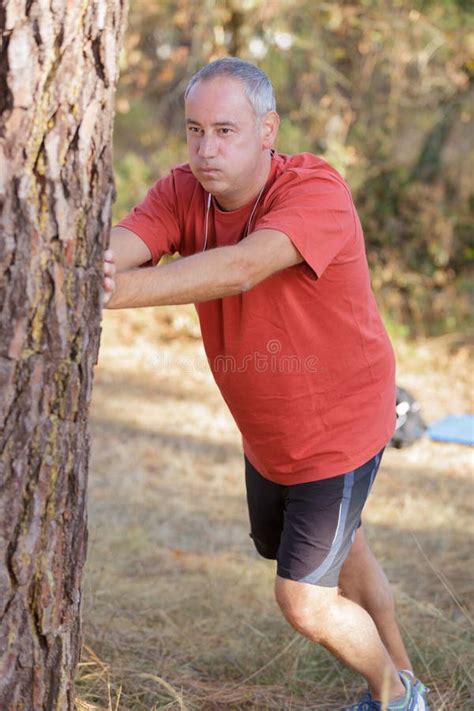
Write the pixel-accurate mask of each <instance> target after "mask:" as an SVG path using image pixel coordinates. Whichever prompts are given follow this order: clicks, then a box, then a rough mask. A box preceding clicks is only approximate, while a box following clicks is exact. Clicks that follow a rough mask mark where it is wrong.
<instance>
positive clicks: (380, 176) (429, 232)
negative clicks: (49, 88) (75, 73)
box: [115, 0, 474, 335]
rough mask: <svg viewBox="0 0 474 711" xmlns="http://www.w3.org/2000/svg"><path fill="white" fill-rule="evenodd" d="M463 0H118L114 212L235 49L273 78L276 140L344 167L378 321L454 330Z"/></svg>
mask: <svg viewBox="0 0 474 711" xmlns="http://www.w3.org/2000/svg"><path fill="white" fill-rule="evenodd" d="M470 5H471V6H472V3H471V4H469V3H468V2H465V0H446V1H445V2H442V3H441V2H433V1H431V0H416V2H411V1H410V2H408V0H387V1H386V2H380V0H363V2H362V1H360V2H357V1H351V2H340V0H330V1H329V2H324V3H319V2H314V1H312V0H279V2H263V1H262V0H219V2H214V1H213V0H212V1H211V0H162V1H160V2H150V1H149V0H133V2H132V3H131V8H130V28H129V32H128V33H127V37H126V45H125V52H124V54H123V57H122V71H121V80H120V85H119V89H118V99H117V109H118V114H117V121H116V131H115V140H116V143H115V147H116V151H115V156H116V173H117V183H118V198H119V199H118V202H117V205H116V207H115V210H116V216H117V217H119V216H121V215H122V214H123V213H124V211H125V210H127V209H128V208H130V207H131V205H132V204H133V203H135V202H137V201H138V200H140V199H141V198H142V196H143V195H144V192H145V190H146V186H147V185H149V183H150V182H152V181H153V180H154V179H156V178H157V177H159V176H160V175H163V174H164V173H166V172H167V171H168V169H169V167H170V166H171V165H172V164H173V163H176V162H180V161H185V160H186V151H185V146H184V141H183V133H184V132H183V129H182V125H183V122H182V120H180V119H182V106H183V102H182V94H183V91H184V87H185V85H186V82H187V80H188V79H189V77H190V76H191V74H192V73H193V71H195V70H196V69H197V68H199V67H200V66H202V64H205V63H206V62H208V61H210V60H212V59H215V58H217V57H220V56H223V55H226V54H238V55H239V56H241V57H242V58H244V59H249V60H250V61H253V62H256V63H257V64H259V65H260V66H261V67H262V68H263V69H264V70H265V71H267V72H268V73H269V75H270V76H271V78H272V80H273V83H274V85H275V89H276V95H277V103H278V108H279V112H280V114H281V116H282V124H281V129H280V135H279V139H278V149H279V150H280V151H282V152H287V153H297V152H298V151H313V152H315V153H318V154H319V155H322V156H323V157H325V158H326V159H327V160H329V161H330V162H331V163H332V164H334V165H335V166H336V167H337V168H338V169H339V170H340V171H341V172H342V173H343V175H344V176H345V177H346V178H347V179H348V181H349V183H350V186H351V188H352V190H353V192H354V193H355V197H356V203H357V206H358V209H359V212H360V215H361V218H362V221H363V224H364V229H365V235H366V239H367V243H368V247H369V259H370V263H371V268H372V276H373V284H374V287H375V290H376V294H377V298H378V300H379V304H380V306H381V307H382V308H383V310H384V312H385V313H384V315H385V318H386V320H387V321H388V323H389V325H391V326H393V327H394V328H395V329H396V330H401V331H402V333H406V332H409V333H411V334H413V335H424V334H433V333H435V334H436V333H440V332H442V331H445V330H451V329H461V328H462V327H464V326H466V319H467V317H468V315H469V313H470V311H471V304H470V300H469V295H470V288H469V285H470V283H472V282H471V277H472V265H473V255H474V253H473V250H472V246H470V233H471V231H472V207H473V205H474V191H473V181H472V169H471V164H472V161H473V159H474V148H473V139H472V130H471V127H470V122H471V121H472V115H473V113H472V106H473V75H474V63H473V61H472V56H473V55H472V49H473V37H474V34H473V31H472V30H473V25H474V15H473V12H472V8H470Z"/></svg>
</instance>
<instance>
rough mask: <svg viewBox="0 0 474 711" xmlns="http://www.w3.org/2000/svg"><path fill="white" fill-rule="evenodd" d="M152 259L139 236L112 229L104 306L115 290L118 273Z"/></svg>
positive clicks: (105, 261) (124, 230)
mask: <svg viewBox="0 0 474 711" xmlns="http://www.w3.org/2000/svg"><path fill="white" fill-rule="evenodd" d="M150 259H151V252H150V250H149V249H148V247H147V246H146V244H145V242H144V241H143V240H142V239H140V237H139V236H138V235H136V234H135V233H134V232H132V231H131V230H127V229H126V228H125V227H120V226H118V225H117V226H116V227H112V229H111V230H110V244H109V248H108V249H107V250H105V252H104V281H103V287H104V306H106V305H107V304H108V302H109V301H110V299H111V296H112V293H113V291H114V289H115V274H116V272H124V271H126V270H127V269H133V268H135V267H139V266H141V265H142V264H146V262H148V261H150Z"/></svg>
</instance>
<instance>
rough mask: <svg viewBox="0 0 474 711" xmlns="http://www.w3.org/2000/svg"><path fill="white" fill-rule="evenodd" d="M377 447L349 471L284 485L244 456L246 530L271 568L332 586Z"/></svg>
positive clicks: (352, 531) (378, 456) (357, 515)
mask: <svg viewBox="0 0 474 711" xmlns="http://www.w3.org/2000/svg"><path fill="white" fill-rule="evenodd" d="M382 454H383V449H382V450H381V451H380V452H379V453H378V454H376V455H375V456H374V457H372V459H370V460H369V461H368V462H366V463H365V464H363V465H362V466H360V467H358V468H357V469H354V470H353V471H350V472H346V473H345V474H341V475H339V476H334V477H330V478H329V479H320V480H318V481H311V482H307V483H304V484H293V485H292V486H284V485H282V484H276V483H275V482H272V481H269V480H268V479H265V478H264V477H263V476H262V475H261V474H259V472H258V471H257V470H256V469H255V468H254V467H253V466H252V464H251V463H250V462H249V461H248V459H247V458H245V481H246V486H247V503H248V508H249V516H250V531H251V532H250V536H251V538H252V539H253V541H254V544H255V547H256V549H257V551H258V552H259V553H260V555H262V556H263V557H264V558H271V559H274V560H276V561H277V574H278V575H279V576H280V577H282V578H288V579H289V580H297V581H299V582H301V583H310V584H312V585H322V586H323V587H336V586H337V584H338V580H339V573H340V570H341V567H342V564H343V563H344V560H345V559H346V557H347V555H348V553H349V551H350V548H351V545H352V542H353V540H354V535H355V531H356V529H357V528H358V527H359V526H360V522H361V520H360V516H361V512H362V509H363V507H364V504H365V502H366V500H367V497H368V495H369V492H370V489H371V486H372V484H373V481H374V479H375V475H376V474H377V471H378V468H379V465H380V461H381V459H382Z"/></svg>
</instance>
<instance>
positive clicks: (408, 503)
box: [77, 307, 474, 711]
mask: <svg viewBox="0 0 474 711" xmlns="http://www.w3.org/2000/svg"><path fill="white" fill-rule="evenodd" d="M395 347H396V351H397V358H398V376H397V382H398V383H399V384H400V385H402V386H403V387H406V388H408V389H409V390H410V391H411V392H413V393H414V394H415V395H416V396H417V398H418V399H419V401H420V403H421V407H422V414H423V416H424V418H425V419H426V420H427V421H428V422H432V421H433V420H435V419H437V418H439V417H442V416H444V415H447V414H451V413H462V412H469V411H472V409H473V408H472V386H471V382H470V380H471V379H470V368H469V354H468V350H467V347H466V346H465V345H463V343H462V339H459V338H457V337H456V336H447V337H444V338H441V339H437V340H432V341H424V342H421V343H420V342H418V343H406V342H404V341H400V342H398V341H397V340H396V339H395ZM91 435H92V457H91V467H90V481H89V552H88V561H87V565H86V570H85V576H84V596H83V601H84V604H83V619H84V647H83V655H82V663H81V666H80V671H79V676H78V681H77V697H78V706H77V708H78V711H86V710H88V709H90V710H92V709H97V710H99V709H101V710H102V709H107V710H108V711H111V710H112V709H113V710H114V711H119V710H120V711H135V710H136V711H138V710H139V709H140V710H146V711H154V710H157V709H168V708H169V709H187V710H189V711H191V710H194V709H282V710H290V709H291V710H295V711H296V710H298V711H302V710H303V709H305V710H306V709H307V710H309V709H322V710H327V711H329V710H331V711H334V710H335V709H338V708H340V707H341V706H342V705H344V704H345V703H348V702H349V701H351V700H353V699H355V698H357V695H358V694H359V692H360V690H361V689H362V687H363V683H362V681H361V680H360V679H359V678H357V676H356V675H354V674H352V673H351V672H350V671H348V670H345V669H343V668H342V667H341V666H340V665H339V664H338V663H337V662H336V661H334V660H333V658H332V657H331V656H330V655H329V654H327V653H326V652H325V651H324V650H322V649H319V648H317V647H316V646H315V645H312V644H311V643H310V642H309V641H307V640H305V639H303V638H301V637H300V636H298V635H297V634H296V633H295V632H294V631H292V629H291V628H290V627H289V626H288V625H287V623H286V622H285V621H284V620H283V618H282V617H281V615H280V613H279V611H278V609H277V606H276V603H275V601H274V598H273V578H274V564H273V562H272V561H267V560H263V559H261V558H259V557H258V556H257V554H256V552H255V551H254V548H253V545H252V542H251V540H250V538H249V536H248V519H247V511H246V505H245V493H244V482H243V461H242V454H241V449H240V437H239V433H238V431H237V429H236V427H235V425H234V424H233V421H232V420H231V418H230V415H229V414H228V411H227V409H226V406H225V403H224V402H223V400H222V398H221V396H220V394H219V392H218V391H217V389H216V387H215V385H214V382H213V380H212V376H211V375H210V373H209V371H208V368H207V364H206V361H205V357H204V353H203V350H202V345H201V342H200V339H199V334H198V327H197V321H196V318H195V316H194V312H193V309H192V307H179V308H174V309H171V308H163V309H143V310H136V311H128V312H106V313H105V317H104V322H103V333H102V344H101V351H100V358H99V364H98V366H97V369H96V373H95V387H94V395H93V403H92V411H91ZM472 457H473V450H472V449H471V448H469V447H465V446H462V445H455V444H440V443H434V442H432V441H430V440H429V439H428V438H426V437H425V438H423V439H422V440H420V441H419V442H417V443H416V444H415V445H413V446H412V447H410V448H407V449H404V450H394V449H389V450H387V452H386V454H385V456H384V460H383V463H382V467H381V470H380V473H379V475H378V477H377V481H376V484H375V487H374V490H373V494H372V495H371V498H370V500H369V502H368V504H367V508H366V512H365V526H366V530H367V534H368V537H369V539H370V541H371V544H372V546H373V549H374V551H375V552H376V554H377V556H378V557H379V558H380V560H381V562H382V563H383V565H384V568H385V570H386V572H387V574H388V575H389V578H390V579H391V581H392V583H393V585H394V588H395V593H396V598H397V603H398V610H399V619H400V623H401V626H402V629H403V633H404V635H405V638H406V641H407V645H408V647H409V651H410V654H411V655H412V657H413V661H414V663H415V666H416V670H417V672H418V674H419V676H420V677H421V678H422V679H423V680H424V681H425V682H426V683H427V684H428V685H429V686H430V687H431V688H432V691H431V694H430V699H431V702H432V709H433V711H468V709H471V708H474V700H473V698H472V697H470V696H469V684H470V674H471V670H472V668H473V660H472V657H471V661H470V660H469V657H468V654H469V650H472V646H470V645H469V636H470V635H471V636H472V629H473V623H472V618H471V617H470V613H469V594H470V593H472V577H471V569H472V565H471V566H469V562H470V561H471V563H472V559H471V551H472V535H471V533H472V499H473V488H472V471H473V467H472V465H473V458H472ZM471 600H472V595H471Z"/></svg>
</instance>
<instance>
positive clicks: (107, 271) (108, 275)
mask: <svg viewBox="0 0 474 711" xmlns="http://www.w3.org/2000/svg"><path fill="white" fill-rule="evenodd" d="M115 271H116V268H115V257H114V253H113V252H112V250H111V249H106V250H105V252H104V279H103V282H102V288H103V290H104V301H103V305H104V306H107V304H108V303H109V301H110V299H111V298H112V296H113V293H114V291H115Z"/></svg>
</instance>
